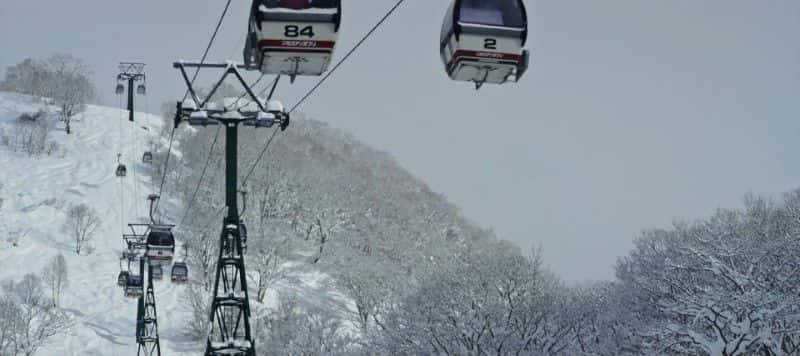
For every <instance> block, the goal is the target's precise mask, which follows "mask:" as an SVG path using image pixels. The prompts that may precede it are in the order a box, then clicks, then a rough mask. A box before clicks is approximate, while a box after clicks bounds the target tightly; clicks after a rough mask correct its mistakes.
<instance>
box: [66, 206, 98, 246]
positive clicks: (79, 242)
mask: <svg viewBox="0 0 800 356" xmlns="http://www.w3.org/2000/svg"><path fill="white" fill-rule="evenodd" d="M100 222H101V221H100V217H99V216H98V215H97V212H96V211H95V210H94V209H92V208H91V207H89V206H88V205H86V204H78V205H73V206H72V207H71V208H70V209H69V210H68V211H67V220H66V221H65V222H64V229H65V230H66V231H67V232H69V233H70V234H71V235H72V238H73V240H74V241H75V253H77V254H79V255H80V254H81V251H82V250H84V248H85V247H88V244H89V242H90V241H91V240H92V238H93V237H94V232H95V230H97V228H98V227H99V226H100Z"/></svg>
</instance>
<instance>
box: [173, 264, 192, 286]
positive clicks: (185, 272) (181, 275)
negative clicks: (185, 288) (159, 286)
mask: <svg viewBox="0 0 800 356" xmlns="http://www.w3.org/2000/svg"><path fill="white" fill-rule="evenodd" d="M171 276H172V282H173V283H177V284H182V283H186V282H188V281H189V267H188V266H187V265H186V262H175V264H173V265H172V273H171Z"/></svg>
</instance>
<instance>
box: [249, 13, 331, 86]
mask: <svg viewBox="0 0 800 356" xmlns="http://www.w3.org/2000/svg"><path fill="white" fill-rule="evenodd" d="M341 17H342V4H341V1H340V0H314V1H309V0H294V1H293V0H253V4H252V8H251V11H250V21H249V25H248V32H247V41H246V44H245V49H244V63H245V65H246V66H247V68H248V69H254V70H255V69H257V70H260V71H261V72H262V73H264V74H284V75H288V76H289V77H290V78H291V80H292V81H294V78H295V77H296V76H298V75H301V76H319V75H322V74H323V73H325V72H326V71H327V70H328V65H329V64H330V61H331V57H332V56H333V51H334V48H335V47H336V42H337V40H338V37H339V26H340V25H341Z"/></svg>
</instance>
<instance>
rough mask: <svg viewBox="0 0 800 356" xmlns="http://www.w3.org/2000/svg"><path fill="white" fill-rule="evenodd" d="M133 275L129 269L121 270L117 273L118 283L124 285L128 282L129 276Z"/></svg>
mask: <svg viewBox="0 0 800 356" xmlns="http://www.w3.org/2000/svg"><path fill="white" fill-rule="evenodd" d="M130 275H131V273H130V272H128V271H120V272H119V275H117V285H118V286H120V287H124V286H125V284H126V283H128V277H129V276H130Z"/></svg>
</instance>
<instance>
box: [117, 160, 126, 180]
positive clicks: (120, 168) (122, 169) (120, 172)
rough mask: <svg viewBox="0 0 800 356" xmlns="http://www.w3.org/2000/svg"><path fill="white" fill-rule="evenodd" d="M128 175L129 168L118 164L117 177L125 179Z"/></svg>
mask: <svg viewBox="0 0 800 356" xmlns="http://www.w3.org/2000/svg"><path fill="white" fill-rule="evenodd" d="M127 175H128V168H126V167H125V165H124V164H122V163H119V164H117V177H125V176H127Z"/></svg>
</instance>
